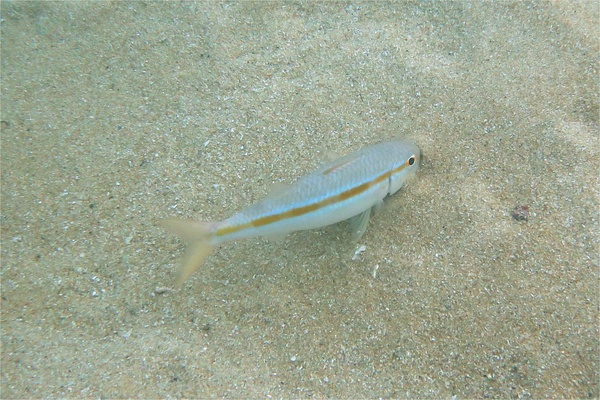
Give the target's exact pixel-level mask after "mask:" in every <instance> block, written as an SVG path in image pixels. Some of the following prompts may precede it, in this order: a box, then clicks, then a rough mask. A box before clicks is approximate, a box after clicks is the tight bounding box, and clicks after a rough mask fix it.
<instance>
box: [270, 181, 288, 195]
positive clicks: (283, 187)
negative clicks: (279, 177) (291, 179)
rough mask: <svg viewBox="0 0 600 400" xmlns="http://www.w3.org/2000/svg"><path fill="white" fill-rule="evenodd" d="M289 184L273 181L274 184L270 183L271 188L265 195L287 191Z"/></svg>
mask: <svg viewBox="0 0 600 400" xmlns="http://www.w3.org/2000/svg"><path fill="white" fill-rule="evenodd" d="M290 186H291V185H289V184H287V183H283V182H275V183H274V184H272V185H271V190H270V191H269V194H268V195H267V197H276V196H279V195H280V194H281V193H283V192H285V191H287V190H288V189H289V188H290Z"/></svg>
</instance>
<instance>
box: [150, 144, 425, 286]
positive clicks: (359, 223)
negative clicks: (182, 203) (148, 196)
mask: <svg viewBox="0 0 600 400" xmlns="http://www.w3.org/2000/svg"><path fill="white" fill-rule="evenodd" d="M420 158H421V151H420V149H419V147H418V146H417V145H415V144H414V143H412V142H408V141H399V140H398V141H390V142H383V143H378V144H375V145H372V146H368V147H365V148H363V149H361V150H359V151H356V152H354V153H352V154H349V155H347V156H344V157H341V158H339V159H337V160H334V161H332V162H330V163H327V164H325V165H323V166H322V167H321V168H319V169H317V170H316V171H314V172H312V173H310V174H308V175H306V176H304V177H302V178H300V179H298V180H297V181H296V182H294V183H293V184H292V185H290V186H289V187H287V188H286V189H285V190H280V191H278V192H277V193H273V194H271V195H269V196H267V197H266V198H265V199H263V200H261V201H259V202H258V203H255V204H254V205H252V206H250V207H248V208H247V209H245V210H243V211H241V212H239V213H237V214H235V215H233V216H232V217H230V218H228V219H225V220H223V221H220V222H214V223H209V222H197V221H188V220H176V219H167V220H163V221H162V224H163V225H164V226H165V227H166V228H167V229H168V230H170V231H171V232H173V233H174V234H176V235H177V236H179V237H181V238H182V239H184V240H186V241H188V242H190V246H189V249H188V254H187V255H186V258H185V261H184V263H183V265H182V267H181V268H180V270H179V272H178V277H177V281H176V284H177V286H179V285H181V283H183V281H184V280H185V279H187V278H188V277H189V276H190V275H191V274H193V273H194V271H195V270H196V269H198V267H200V265H201V264H202V261H203V260H204V258H205V257H206V256H207V255H208V254H210V252H211V251H212V249H213V248H214V247H215V246H217V245H218V244H221V243H224V242H227V241H231V240H236V239H241V238H249V237H257V236H277V235H281V234H286V233H290V232H294V231H299V230H305V229H314V228H320V227H323V226H327V225H331V224H334V223H337V222H340V221H343V220H346V219H350V218H352V227H353V230H354V232H353V233H354V237H355V238H356V239H358V238H359V237H360V236H362V234H363V233H364V232H365V230H366V228H367V225H368V223H369V217H370V215H371V209H372V208H373V207H376V206H379V205H380V204H381V203H382V202H383V198H384V197H386V196H387V195H388V194H393V193H395V192H396V191H398V190H399V189H400V188H401V187H402V186H403V185H404V183H405V182H406V180H407V178H409V177H410V176H412V175H414V173H415V172H416V171H417V170H418V168H419V164H420Z"/></svg>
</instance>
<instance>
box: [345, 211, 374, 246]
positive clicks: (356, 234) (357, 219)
mask: <svg viewBox="0 0 600 400" xmlns="http://www.w3.org/2000/svg"><path fill="white" fill-rule="evenodd" d="M370 218H371V208H369V209H367V210H366V211H364V212H362V213H360V214H358V215H355V216H354V217H352V218H350V229H351V230H352V239H354V240H355V241H358V240H359V239H360V238H361V237H362V235H364V233H365V232H366V231H367V226H369V219H370Z"/></svg>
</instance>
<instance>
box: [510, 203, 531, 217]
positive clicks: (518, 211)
mask: <svg viewBox="0 0 600 400" xmlns="http://www.w3.org/2000/svg"><path fill="white" fill-rule="evenodd" d="M512 217H513V219H515V220H517V221H527V220H528V219H529V206H516V207H515V209H514V210H513V212H512Z"/></svg>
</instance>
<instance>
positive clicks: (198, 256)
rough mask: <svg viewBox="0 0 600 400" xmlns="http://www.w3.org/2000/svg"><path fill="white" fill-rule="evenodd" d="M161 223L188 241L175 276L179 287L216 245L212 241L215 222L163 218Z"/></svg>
mask: <svg viewBox="0 0 600 400" xmlns="http://www.w3.org/2000/svg"><path fill="white" fill-rule="evenodd" d="M160 224H161V225H162V226H164V227H165V228H166V229H167V230H168V231H169V232H171V233H173V234H175V235H176V236H178V237H179V238H181V239H183V240H185V241H186V242H188V248H187V250H186V254H185V257H184V259H183V263H182V264H181V266H180V267H179V269H178V270H177V275H176V277H175V287H178V288H179V287H181V285H182V284H183V282H185V280H186V279H187V278H189V277H190V276H192V274H193V273H194V272H196V270H197V269H198V268H200V265H202V262H203V261H204V259H205V258H206V257H207V256H208V255H209V254H210V253H211V252H212V251H213V249H214V245H213V244H212V243H211V238H212V227H213V225H214V224H212V223H210V222H198V221H192V220H183V219H163V220H161V221H160Z"/></svg>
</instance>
